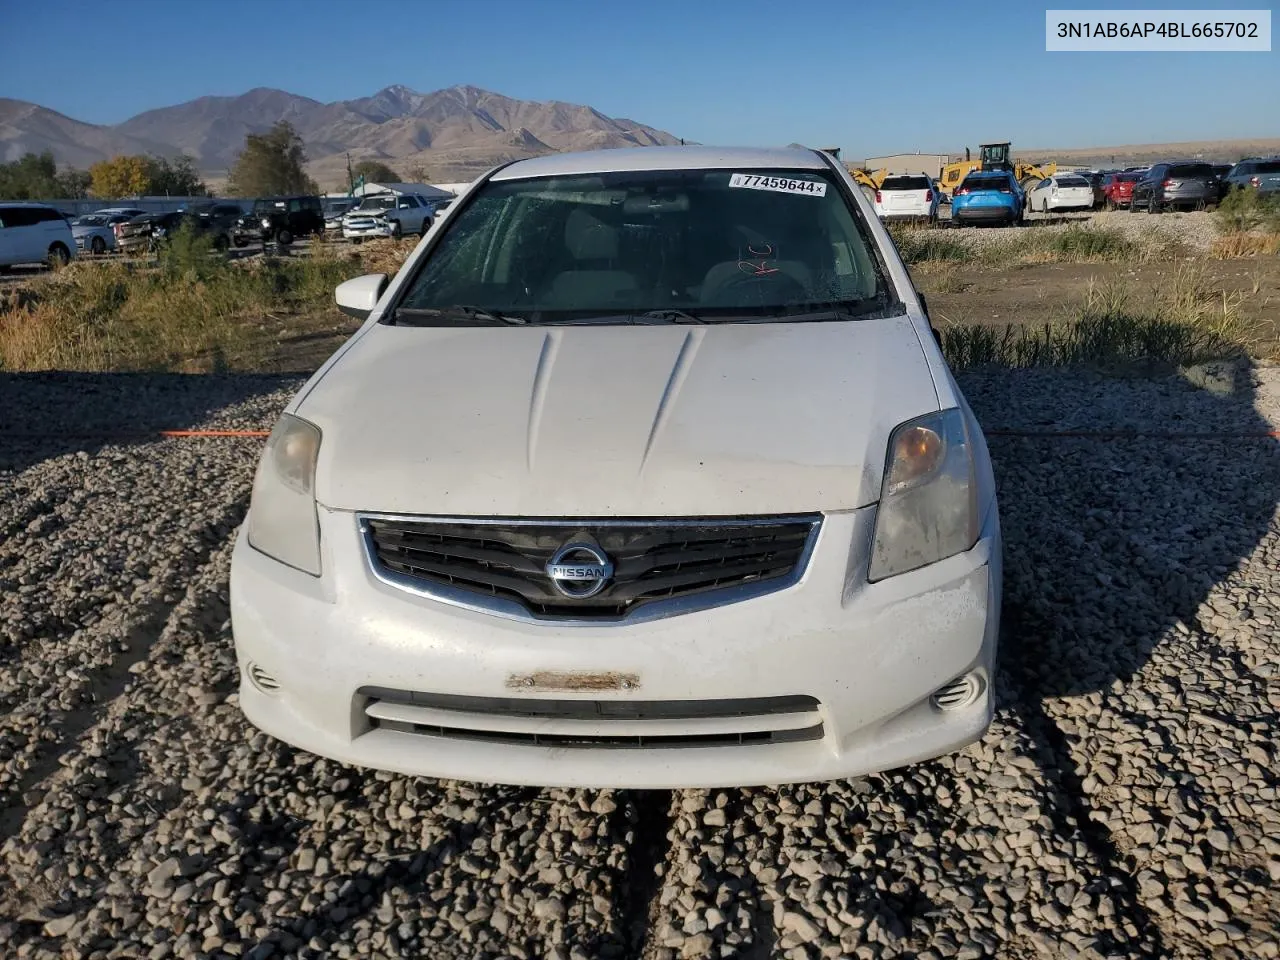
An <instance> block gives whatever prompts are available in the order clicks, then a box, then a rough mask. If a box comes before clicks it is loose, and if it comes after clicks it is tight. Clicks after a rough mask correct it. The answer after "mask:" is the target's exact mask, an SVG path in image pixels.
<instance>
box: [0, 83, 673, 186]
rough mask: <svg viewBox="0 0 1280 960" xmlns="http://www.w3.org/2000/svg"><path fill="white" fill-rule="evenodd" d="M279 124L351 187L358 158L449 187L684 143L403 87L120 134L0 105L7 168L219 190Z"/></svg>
mask: <svg viewBox="0 0 1280 960" xmlns="http://www.w3.org/2000/svg"><path fill="white" fill-rule="evenodd" d="M279 120H288V121H289V122H290V123H291V124H293V127H294V129H295V130H297V132H298V133H299V135H300V136H301V137H302V139H303V142H304V143H305V145H306V150H307V156H308V158H309V160H310V161H311V163H310V164H309V167H308V169H309V171H310V173H311V175H312V176H313V177H315V178H316V179H317V180H318V181H319V182H320V184H321V185H322V186H324V185H325V184H326V183H328V182H329V181H334V180H345V170H346V157H347V153H348V152H350V154H351V159H352V161H353V162H354V161H358V160H365V159H374V160H381V161H383V162H385V163H387V164H389V165H390V166H392V167H393V168H396V169H398V170H400V171H401V173H402V174H403V173H404V172H405V171H406V170H407V169H409V168H410V167H422V168H425V169H426V170H427V171H428V172H429V174H430V176H431V178H432V179H435V180H437V181H441V180H449V179H453V178H455V177H456V178H458V179H461V178H464V177H468V176H472V175H474V174H475V173H478V172H480V171H481V170H483V169H485V168H486V167H488V166H491V165H492V164H494V163H497V162H501V161H502V160H506V159H516V158H518V157H528V156H536V155H539V154H545V153H553V152H558V151H565V150H594V149H601V148H606V147H628V146H655V145H669V144H674V143H679V142H680V141H679V139H678V138H676V137H674V136H672V135H671V134H669V133H666V132H665V131H662V130H657V129H655V128H653V127H649V126H646V125H645V124H642V123H638V122H636V121H634V120H627V119H621V118H614V117H607V116H605V115H604V114H603V113H601V112H600V111H599V110H596V109H594V108H593V107H588V106H582V105H579V104H574V103H562V102H559V101H554V100H553V101H549V102H545V103H544V102H538V101H532V100H517V99H515V98H512V97H506V96H503V95H502V94H500V93H492V92H490V91H488V90H481V89H480V88H478V87H472V86H455V87H449V88H447V89H445V90H436V91H434V92H432V93H419V92H417V91H415V90H411V89H409V88H408V87H405V86H399V85H397V86H391V87H387V88H386V89H384V90H379V91H378V92H377V93H375V94H374V95H373V96H370V97H360V98H358V99H355V100H339V101H336V102H334V103H321V102H320V101H318V100H312V99H311V98H309V97H302V96H298V95H297V94H293V93H288V92H286V91H284V90H274V89H270V88H267V87H259V88H256V89H253V90H250V91H249V92H248V93H243V94H240V95H239V96H235V97H200V98H198V99H196V100H191V101H188V102H186V103H180V104H177V105H175V106H171V107H161V108H159V109H156V110H148V111H146V112H145V113H140V114H138V115H137V116H134V117H130V118H129V119H128V120H125V121H124V122H123V123H118V124H113V125H97V124H90V123H83V122H81V121H79V120H74V119H72V118H71V117H68V116H64V115H63V114H61V113H57V112H56V111H53V110H50V109H48V108H46V107H41V106H39V105H37V104H34V103H27V102H25V101H22V100H8V99H4V98H0V160H4V161H11V160H16V159H17V158H18V157H20V156H22V154H24V153H28V152H34V153H40V152H43V151H45V150H51V151H52V152H53V155H54V158H55V159H56V160H57V162H58V163H59V165H68V166H74V167H81V168H83V167H87V166H89V165H90V164H93V163H96V162H98V161H99V160H106V159H109V158H110V157H113V156H116V155H119V154H135V153H150V154H156V155H159V156H172V155H175V154H179V153H185V154H188V155H189V156H191V157H194V158H195V160H196V165H197V167H198V168H199V169H200V170H201V171H202V172H203V173H205V174H206V175H207V176H208V177H210V178H211V179H215V180H216V179H220V178H221V176H224V175H225V173H226V171H227V170H228V169H230V167H231V164H232V163H233V162H234V161H235V158H236V155H237V154H238V153H239V152H240V150H241V149H242V148H243V147H244V140H245V136H246V134H250V133H261V132H263V131H265V130H267V129H269V128H270V127H271V126H272V125H273V124H274V123H276V122H277V121H279Z"/></svg>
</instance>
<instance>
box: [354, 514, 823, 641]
mask: <svg viewBox="0 0 1280 960" xmlns="http://www.w3.org/2000/svg"><path fill="white" fill-rule="evenodd" d="M360 522H361V527H362V531H363V533H364V538H365V545H366V549H367V551H368V556H369V561H370V564H371V565H372V567H373V569H374V572H375V573H376V574H377V575H378V576H380V577H381V578H382V579H384V580H386V581H388V582H391V583H393V584H395V585H397V586H401V587H404V588H406V589H411V590H415V591H417V592H421V593H424V594H426V595H429V596H434V597H437V598H438V599H443V600H446V601H450V602H456V603H461V604H463V605H468V606H474V607H479V608H482V609H490V610H493V611H495V612H500V613H503V612H505V613H508V614H511V615H515V616H528V617H534V618H538V619H555V620H561V621H563V620H567V619H574V620H587V621H590V620H596V621H599V620H608V619H621V618H626V617H630V616H633V615H639V614H641V613H642V612H644V611H645V609H646V608H659V607H661V608H662V611H659V612H663V611H665V612H663V615H668V614H669V613H670V612H676V611H675V608H674V607H672V606H671V605H672V604H678V605H679V610H680V611H681V612H683V611H685V610H688V609H696V608H698V607H700V606H710V605H713V604H716V603H720V602H730V600H731V599H745V598H746V597H748V596H755V595H759V594H761V593H767V592H772V591H774V590H779V589H782V588H783V587H786V586H789V585H790V584H792V583H794V582H795V581H796V580H797V579H798V578H799V576H800V575H801V574H802V573H803V570H804V565H805V562H806V561H807V559H808V554H809V551H810V549H811V547H812V543H813V539H814V537H815V535H816V533H817V530H818V526H819V517H818V516H817V515H806V516H801V517H772V518H751V519H707V520H688V521H685V520H679V521H672V520H665V519H653V520H599V521H551V520H548V521H533V520H495V521H487V520H486V521H476V520H466V519H432V518H414V517H379V516H374V515H367V516H362V517H361V518H360ZM574 541H587V542H590V543H593V544H596V545H598V547H599V548H600V550H602V551H603V552H604V553H605V554H607V555H608V557H609V560H610V561H611V563H612V564H613V575H612V577H610V578H609V580H608V581H607V582H606V584H605V586H604V588H603V589H602V590H600V591H599V592H598V593H596V594H594V595H593V596H590V597H585V598H574V597H566V596H564V595H562V594H561V593H560V592H559V591H558V590H557V589H556V587H555V586H554V584H553V582H552V580H551V578H550V576H549V575H548V573H547V564H548V563H549V562H550V561H551V560H552V558H553V557H554V556H555V554H556V551H557V550H559V549H560V548H561V547H563V546H565V545H566V544H568V543H570V542H574ZM730 591H733V592H734V596H733V597H730V596H729V595H728V594H729V592H730ZM651 612H652V611H651Z"/></svg>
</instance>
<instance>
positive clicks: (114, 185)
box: [89, 156, 151, 199]
mask: <svg viewBox="0 0 1280 960" xmlns="http://www.w3.org/2000/svg"><path fill="white" fill-rule="evenodd" d="M149 160H150V158H149V157H143V156H130V157H112V158H111V159H110V160H103V161H102V162H101V163H95V164H94V165H93V166H91V167H90V168H89V177H90V178H91V181H90V185H89V190H90V192H92V193H93V195H94V196H95V197H101V198H103V199H114V198H116V197H141V196H145V195H146V193H147V192H148V191H147V188H148V187H150V186H151V169H150V163H149V162H148V161H149Z"/></svg>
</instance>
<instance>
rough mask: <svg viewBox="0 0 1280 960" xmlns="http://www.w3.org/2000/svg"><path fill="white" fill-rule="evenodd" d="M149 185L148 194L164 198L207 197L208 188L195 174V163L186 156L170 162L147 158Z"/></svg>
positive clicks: (163, 159)
mask: <svg viewBox="0 0 1280 960" xmlns="http://www.w3.org/2000/svg"><path fill="white" fill-rule="evenodd" d="M148 159H149V160H150V161H151V165H150V171H149V173H150V176H151V184H150V186H149V188H148V190H147V192H148V193H150V194H153V195H155V196H160V195H162V194H163V195H164V196H166V197H207V196H209V188H208V187H207V186H205V184H204V181H203V180H201V179H200V174H198V173H197V172H196V167H195V161H194V160H192V159H191V158H190V157H188V156H187V155H186V154H181V155H179V156H176V157H174V158H173V159H172V160H169V159H166V158H164V157H149V158H148Z"/></svg>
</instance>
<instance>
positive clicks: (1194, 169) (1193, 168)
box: [1168, 163, 1213, 177]
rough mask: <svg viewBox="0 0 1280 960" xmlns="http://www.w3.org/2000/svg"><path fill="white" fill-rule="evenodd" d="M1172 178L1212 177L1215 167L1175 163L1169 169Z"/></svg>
mask: <svg viewBox="0 0 1280 960" xmlns="http://www.w3.org/2000/svg"><path fill="white" fill-rule="evenodd" d="M1168 175H1169V176H1170V177H1212V176H1213V167H1211V166H1209V164H1207V163H1175V164H1174V165H1173V166H1172V167H1170V168H1169V173H1168Z"/></svg>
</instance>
